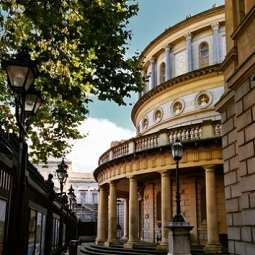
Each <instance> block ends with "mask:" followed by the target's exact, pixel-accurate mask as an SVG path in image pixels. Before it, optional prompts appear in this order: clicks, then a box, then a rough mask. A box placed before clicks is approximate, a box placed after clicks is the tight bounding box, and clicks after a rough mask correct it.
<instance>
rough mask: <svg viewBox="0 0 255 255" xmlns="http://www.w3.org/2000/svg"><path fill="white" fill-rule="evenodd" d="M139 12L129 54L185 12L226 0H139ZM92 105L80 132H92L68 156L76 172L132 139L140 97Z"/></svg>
mask: <svg viewBox="0 0 255 255" xmlns="http://www.w3.org/2000/svg"><path fill="white" fill-rule="evenodd" d="M137 1H138V3H139V8H140V10H139V12H138V15H137V16H135V17H133V18H132V19H131V20H130V24H129V27H128V29H130V30H132V32H133V38H132V41H131V42H130V45H129V51H128V52H127V56H132V54H133V53H134V52H139V53H140V52H142V51H143V50H144V49H145V47H146V46H147V45H148V44H149V43H150V42H151V41H152V40H153V39H155V38H156V37H157V36H159V35H160V34H161V33H162V32H164V30H165V29H166V28H167V27H169V26H173V25H175V24H176V23H178V22H180V21H182V20H184V19H185V18H186V15H188V14H192V15H195V14H197V13H200V12H202V11H205V10H207V9H210V8H211V7H212V6H213V4H217V5H218V6H219V5H223V4H224V0H137ZM92 99H93V100H94V103H91V104H90V105H89V110H90V115H89V118H88V119H87V120H86V121H85V122H84V123H83V124H82V125H81V127H80V128H81V131H82V132H84V133H87V132H88V133H89V135H88V136H87V137H86V138H84V139H82V140H80V141H77V142H76V143H75V146H74V148H73V151H72V153H71V154H70V155H68V156H67V157H68V159H70V160H72V162H73V171H75V172H92V171H93V170H95V168H96V167H97V162H98V158H99V156H100V155H102V154H103V153H104V152H105V151H106V150H107V149H109V148H110V143H111V142H112V141H119V140H122V139H129V138H131V137H134V136H135V128H134V126H133V123H132V121H131V117H130V114H131V110H132V106H131V105H129V103H131V104H134V103H135V102H136V100H137V95H133V96H132V98H131V99H128V100H127V103H128V104H127V106H121V107H120V106H118V105H117V104H115V103H113V102H108V101H103V102H100V101H98V100H96V98H92Z"/></svg>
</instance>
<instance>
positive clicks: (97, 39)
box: [0, 0, 143, 161]
mask: <svg viewBox="0 0 255 255" xmlns="http://www.w3.org/2000/svg"><path fill="white" fill-rule="evenodd" d="M131 2H132V3H131ZM0 8H1V9H0V29H1V31H0V33H1V34H0V46H1V48H0V58H1V59H8V58H11V57H12V56H13V55H14V54H16V53H17V50H18V49H19V48H20V47H21V46H22V45H25V46H27V47H29V49H30V53H31V57H32V58H33V59H35V60H36V61H37V63H38V68H39V71H40V76H39V77H38V78H37V80H36V84H35V86H36V88H37V89H38V90H40V91H41V93H42V96H43V99H44V102H45V103H44V104H43V106H42V107H41V109H40V111H39V113H38V115H37V116H35V117H34V118H33V119H32V123H33V125H32V128H31V130H30V132H29V133H30V138H31V140H32V146H31V156H34V158H35V159H37V161H38V160H46V158H47V157H48V156H50V155H52V156H54V157H60V156H62V155H63V153H67V152H69V151H70V149H71V146H72V145H71V143H70V142H69V141H70V140H75V139H80V138H82V137H83V136H84V134H81V133H79V131H78V126H79V124H80V123H81V122H82V121H83V120H85V119H86V117H87V116H88V113H89V109H88V103H89V102H90V101H91V99H90V95H96V96H97V97H98V98H99V99H100V100H112V101H114V102H116V103H117V104H119V105H125V101H124V97H130V93H131V92H133V91H134V92H138V91H141V90H142V87H143V86H142V82H141V80H140V75H139V72H140V67H139V64H138V55H137V54H135V56H133V57H131V58H125V53H126V51H127V49H128V43H129V41H130V40H131V35H132V34H131V31H129V30H127V29H126V26H127V24H128V22H129V19H130V18H131V17H132V16H134V15H136V14H137V12H138V4H137V3H135V0H132V1H127V0H109V1H103V0H93V1H91V0H36V1H28V0H2V1H1V2H0ZM0 76H1V77H0V107H1V109H0V110H1V111H0V117H1V118H0V119H1V120H0V124H1V126H4V127H5V128H6V129H7V130H9V129H10V128H13V129H15V126H14V125H13V124H14V123H15V122H14V120H13V119H12V118H10V116H12V115H11V114H10V106H12V105H13V99H12V97H11V92H10V90H9V89H8V88H7V86H6V77H5V72H4V71H3V70H1V73H0ZM6 116H9V117H8V118H7V117H6Z"/></svg>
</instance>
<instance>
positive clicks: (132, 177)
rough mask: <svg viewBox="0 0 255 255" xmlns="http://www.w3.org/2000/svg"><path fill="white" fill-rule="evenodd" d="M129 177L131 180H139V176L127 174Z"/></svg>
mask: <svg viewBox="0 0 255 255" xmlns="http://www.w3.org/2000/svg"><path fill="white" fill-rule="evenodd" d="M127 178H128V179H129V180H130V181H136V182H137V181H138V177H137V176H135V175H131V176H127Z"/></svg>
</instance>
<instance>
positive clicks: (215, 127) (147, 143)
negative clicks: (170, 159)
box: [94, 121, 221, 175]
mask: <svg viewBox="0 0 255 255" xmlns="http://www.w3.org/2000/svg"><path fill="white" fill-rule="evenodd" d="M219 137H221V123H220V121H211V122H203V123H199V124H194V125H190V126H183V127H179V128H172V129H163V130H159V131H158V132H156V133H153V134H148V135H144V136H140V137H135V138H131V139H129V140H127V141H124V142H120V143H119V144H118V145H116V146H113V147H111V148H110V149H109V150H107V151H106V152H105V153H104V154H103V155H101V157H100V158H99V161H98V165H99V166H101V165H103V164H105V163H108V162H110V161H112V160H115V159H117V158H121V157H124V156H128V155H131V154H136V153H139V152H142V151H147V150H150V149H154V148H160V147H163V146H167V145H170V144H172V143H173V142H174V140H175V139H176V138H179V139H180V140H181V141H182V142H189V141H199V140H206V139H213V138H219ZM98 171H99V169H96V170H95V172H94V175H96V174H97V173H98Z"/></svg>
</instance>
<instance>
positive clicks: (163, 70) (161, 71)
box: [160, 62, 166, 83]
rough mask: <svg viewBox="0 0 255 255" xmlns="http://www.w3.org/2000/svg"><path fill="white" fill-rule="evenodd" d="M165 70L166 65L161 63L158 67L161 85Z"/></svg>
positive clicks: (164, 78)
mask: <svg viewBox="0 0 255 255" xmlns="http://www.w3.org/2000/svg"><path fill="white" fill-rule="evenodd" d="M165 70H166V64H165V62H163V63H161V65H160V83H163V82H165V80H166V77H165Z"/></svg>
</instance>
